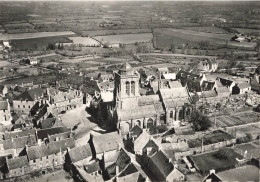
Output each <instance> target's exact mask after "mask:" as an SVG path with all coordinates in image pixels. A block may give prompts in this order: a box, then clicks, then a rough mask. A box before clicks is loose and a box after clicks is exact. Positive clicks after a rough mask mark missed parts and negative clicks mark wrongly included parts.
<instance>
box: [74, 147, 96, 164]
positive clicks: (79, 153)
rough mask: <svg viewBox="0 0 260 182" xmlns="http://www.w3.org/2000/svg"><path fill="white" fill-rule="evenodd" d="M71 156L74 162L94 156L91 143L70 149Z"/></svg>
mask: <svg viewBox="0 0 260 182" xmlns="http://www.w3.org/2000/svg"><path fill="white" fill-rule="evenodd" d="M69 156H70V159H71V161H72V162H78V161H81V160H83V159H86V158H88V157H91V156H92V152H91V148H90V146H89V144H87V145H83V146H79V147H75V148H73V149H70V151H69Z"/></svg>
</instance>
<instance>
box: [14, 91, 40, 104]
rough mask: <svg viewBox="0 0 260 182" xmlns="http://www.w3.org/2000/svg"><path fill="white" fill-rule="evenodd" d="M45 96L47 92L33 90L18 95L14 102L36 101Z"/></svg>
mask: <svg viewBox="0 0 260 182" xmlns="http://www.w3.org/2000/svg"><path fill="white" fill-rule="evenodd" d="M44 94H45V91H44V90H43V89H42V88H33V89H30V90H27V91H25V92H23V93H22V94H20V95H18V96H17V97H16V98H14V100H23V101H25V100H28V101H34V100H35V99H37V98H39V97H41V96H42V95H44Z"/></svg>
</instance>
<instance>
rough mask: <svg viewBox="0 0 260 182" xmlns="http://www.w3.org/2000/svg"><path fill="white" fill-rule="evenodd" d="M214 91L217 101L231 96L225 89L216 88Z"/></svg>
mask: <svg viewBox="0 0 260 182" xmlns="http://www.w3.org/2000/svg"><path fill="white" fill-rule="evenodd" d="M215 90H216V92H217V94H218V98H219V99H223V98H228V97H229V96H230V95H231V93H230V90H229V89H228V88H227V87H218V88H216V89H215Z"/></svg>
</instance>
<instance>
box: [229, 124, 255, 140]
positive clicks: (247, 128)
mask: <svg viewBox="0 0 260 182" xmlns="http://www.w3.org/2000/svg"><path fill="white" fill-rule="evenodd" d="M234 129H235V130H236V131H237V132H242V133H248V134H250V135H251V136H252V138H253V139H256V138H258V137H259V133H260V126H259V122H258V123H253V124H250V125H242V126H234V127H230V128H228V129H227V132H232V131H233V130H234Z"/></svg>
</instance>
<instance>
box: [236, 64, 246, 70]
mask: <svg viewBox="0 0 260 182" xmlns="http://www.w3.org/2000/svg"><path fill="white" fill-rule="evenodd" d="M237 68H239V69H240V70H242V71H245V70H246V67H245V65H243V64H241V63H240V64H239V65H238V66H237Z"/></svg>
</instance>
